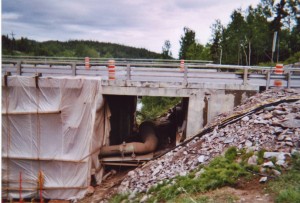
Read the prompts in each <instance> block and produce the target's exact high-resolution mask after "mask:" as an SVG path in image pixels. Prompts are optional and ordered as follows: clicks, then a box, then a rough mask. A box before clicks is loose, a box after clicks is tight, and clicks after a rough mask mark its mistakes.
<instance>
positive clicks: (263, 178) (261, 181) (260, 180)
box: [259, 177, 268, 183]
mask: <svg viewBox="0 0 300 203" xmlns="http://www.w3.org/2000/svg"><path fill="white" fill-rule="evenodd" d="M267 180H268V177H261V178H260V179H259V182H260V183H265V182H267Z"/></svg>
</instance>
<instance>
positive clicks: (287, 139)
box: [284, 137, 293, 142]
mask: <svg viewBox="0 0 300 203" xmlns="http://www.w3.org/2000/svg"><path fill="white" fill-rule="evenodd" d="M284 141H289V142H292V141H293V139H292V138H291V137H286V138H285V139H284Z"/></svg>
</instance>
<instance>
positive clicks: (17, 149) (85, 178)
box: [2, 76, 110, 199]
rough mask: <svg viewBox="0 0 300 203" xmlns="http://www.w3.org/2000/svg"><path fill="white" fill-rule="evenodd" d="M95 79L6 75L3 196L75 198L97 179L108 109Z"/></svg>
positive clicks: (3, 100) (106, 139)
mask: <svg viewBox="0 0 300 203" xmlns="http://www.w3.org/2000/svg"><path fill="white" fill-rule="evenodd" d="M101 92H102V91H101V80H100V78H88V79H87V78H83V77H60V78H58V77H56V78H45V77H24V76H9V77H4V78H3V84H2V198H7V199H11V198H18V199H19V198H20V197H21V198H38V199H39V198H49V199H77V198H80V197H83V196H84V194H85V192H86V189H87V187H88V186H89V185H90V180H91V173H92V171H93V173H94V172H95V173H96V179H97V180H98V181H99V182H100V181H101V178H102V173H103V169H102V167H101V165H100V164H99V161H98V153H99V148H100V147H101V146H103V145H105V144H106V143H107V141H108V136H109V131H110V122H109V117H110V112H109V109H108V106H107V105H106V104H105V102H104V99H103V97H102V94H101Z"/></svg>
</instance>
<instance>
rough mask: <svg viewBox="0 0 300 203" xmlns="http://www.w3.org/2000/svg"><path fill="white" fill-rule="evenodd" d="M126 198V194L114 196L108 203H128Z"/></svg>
mask: <svg viewBox="0 0 300 203" xmlns="http://www.w3.org/2000/svg"><path fill="white" fill-rule="evenodd" d="M128 196H129V195H128V194H116V195H114V196H113V197H112V198H111V199H110V200H109V203H120V202H124V203H127V202H129V200H128Z"/></svg>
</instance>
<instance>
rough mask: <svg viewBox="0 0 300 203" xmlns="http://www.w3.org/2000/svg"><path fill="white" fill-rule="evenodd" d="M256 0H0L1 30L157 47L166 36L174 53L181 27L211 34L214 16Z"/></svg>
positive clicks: (203, 37) (204, 36)
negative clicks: (0, 4)
mask: <svg viewBox="0 0 300 203" xmlns="http://www.w3.org/2000/svg"><path fill="white" fill-rule="evenodd" d="M258 2H259V0H44V1H43V0H2V34H9V33H11V32H14V33H15V34H16V35H15V38H20V37H21V36H23V37H27V38H30V39H35V40H38V41H45V40H61V41H66V40H69V39H85V40H98V41H102V42H112V43H119V44H124V45H129V46H134V47H140V48H146V49H149V50H151V51H155V52H159V53H160V52H161V49H162V45H163V43H164V41H165V40H170V41H171V46H172V52H173V56H174V57H178V50H179V46H180V45H179V39H180V36H181V35H182V34H183V27H184V26H187V27H189V28H191V29H193V30H194V31H196V38H197V40H198V41H199V42H200V43H202V44H205V43H207V42H208V41H209V39H210V34H211V30H210V26H211V25H212V24H213V23H214V21H215V20H216V19H220V20H221V22H222V23H223V24H227V23H228V22H229V20H230V15H231V13H232V11H233V10H234V9H237V8H242V9H245V8H247V7H248V6H249V5H253V6H255V5H257V3H258Z"/></svg>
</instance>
